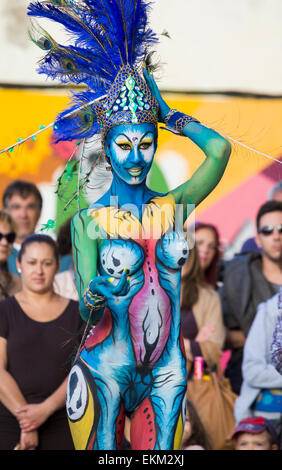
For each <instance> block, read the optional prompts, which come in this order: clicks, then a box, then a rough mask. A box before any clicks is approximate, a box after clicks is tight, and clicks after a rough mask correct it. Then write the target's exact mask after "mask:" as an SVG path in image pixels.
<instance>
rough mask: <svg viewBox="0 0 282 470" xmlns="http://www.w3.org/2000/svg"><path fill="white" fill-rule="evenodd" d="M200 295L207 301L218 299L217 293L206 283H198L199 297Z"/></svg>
mask: <svg viewBox="0 0 282 470" xmlns="http://www.w3.org/2000/svg"><path fill="white" fill-rule="evenodd" d="M200 297H201V298H202V299H206V300H207V301H212V300H213V301H220V296H219V293H218V292H217V291H216V290H215V289H214V288H213V287H212V286H210V285H209V284H207V283H205V284H201V285H199V298H200Z"/></svg>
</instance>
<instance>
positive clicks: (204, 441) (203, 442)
mask: <svg viewBox="0 0 282 470" xmlns="http://www.w3.org/2000/svg"><path fill="white" fill-rule="evenodd" d="M181 449H182V450H212V443H211V439H210V437H209V435H208V433H207V431H206V430H205V428H204V425H203V423H202V421H201V420H200V417H199V415H198V413H197V410H196V408H195V407H194V405H193V404H192V403H191V402H190V401H189V400H187V403H186V421H185V425H184V432H183V436H182V443H181Z"/></svg>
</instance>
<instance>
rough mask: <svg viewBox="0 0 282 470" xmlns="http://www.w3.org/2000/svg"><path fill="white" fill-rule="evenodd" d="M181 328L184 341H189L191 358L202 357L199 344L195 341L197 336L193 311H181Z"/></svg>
mask: <svg viewBox="0 0 282 470" xmlns="http://www.w3.org/2000/svg"><path fill="white" fill-rule="evenodd" d="M181 328H182V334H183V338H184V339H189V340H190V345H191V353H192V355H193V358H194V357H196V356H202V355H203V354H202V351H201V347H200V343H198V342H197V341H195V338H196V336H197V334H198V331H199V330H198V326H197V323H196V320H195V316H194V313H193V310H181Z"/></svg>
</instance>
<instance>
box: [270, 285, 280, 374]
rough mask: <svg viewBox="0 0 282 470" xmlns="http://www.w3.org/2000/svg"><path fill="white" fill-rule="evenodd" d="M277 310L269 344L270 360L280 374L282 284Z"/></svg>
mask: <svg viewBox="0 0 282 470" xmlns="http://www.w3.org/2000/svg"><path fill="white" fill-rule="evenodd" d="M278 311H279V314H278V317H277V321H276V325H275V329H274V333H273V338H272V344H271V362H272V364H273V365H274V367H275V369H276V370H277V371H278V372H279V373H280V374H282V286H281V287H280V291H279V296H278Z"/></svg>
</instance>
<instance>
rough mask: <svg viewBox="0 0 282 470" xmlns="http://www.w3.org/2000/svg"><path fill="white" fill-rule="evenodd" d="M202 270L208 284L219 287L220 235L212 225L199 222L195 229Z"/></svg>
mask: <svg viewBox="0 0 282 470" xmlns="http://www.w3.org/2000/svg"><path fill="white" fill-rule="evenodd" d="M194 230H195V241H196V247H197V251H198V254H199V258H200V264H201V268H202V270H203V272H204V277H205V280H206V282H207V283H208V284H210V285H211V286H213V287H214V288H216V287H217V278H218V269H219V266H218V263H219V260H220V257H221V252H220V241H219V233H218V230H217V228H216V227H215V226H214V225H212V224H206V223H203V222H197V223H196V224H195V227H194Z"/></svg>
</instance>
